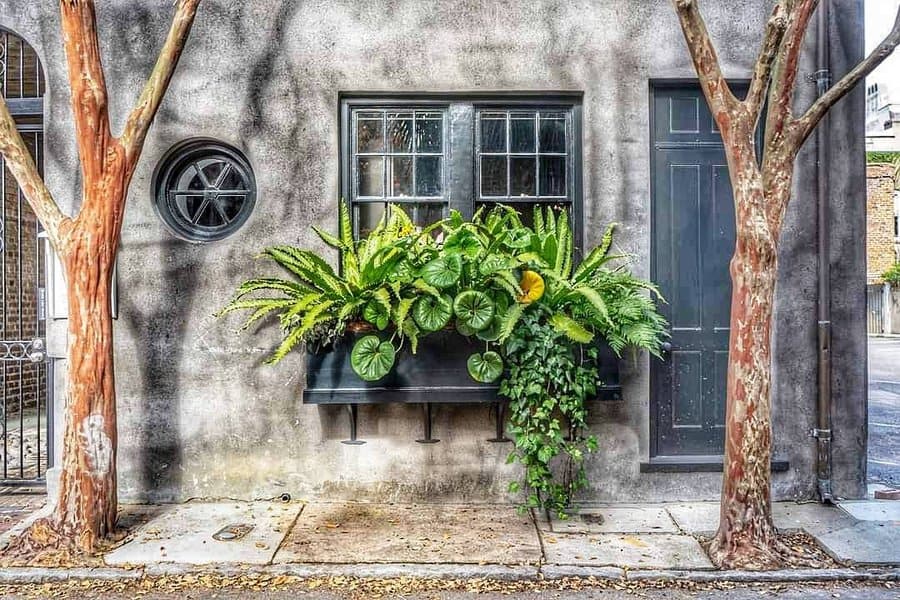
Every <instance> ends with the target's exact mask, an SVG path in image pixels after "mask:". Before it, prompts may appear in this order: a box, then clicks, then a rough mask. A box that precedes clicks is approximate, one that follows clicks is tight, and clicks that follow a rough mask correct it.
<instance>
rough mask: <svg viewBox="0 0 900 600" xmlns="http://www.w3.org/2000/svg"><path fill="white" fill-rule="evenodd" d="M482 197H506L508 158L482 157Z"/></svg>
mask: <svg viewBox="0 0 900 600" xmlns="http://www.w3.org/2000/svg"><path fill="white" fill-rule="evenodd" d="M481 195H482V196H506V157H505V156H482V157H481Z"/></svg>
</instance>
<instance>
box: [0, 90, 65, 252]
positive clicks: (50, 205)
mask: <svg viewBox="0 0 900 600" xmlns="http://www.w3.org/2000/svg"><path fill="white" fill-rule="evenodd" d="M0 155H2V156H3V158H4V159H5V161H6V166H7V168H9V170H10V172H11V173H12V174H13V177H15V178H16V181H17V182H18V184H19V187H20V188H22V193H23V194H24V195H25V199H26V200H27V201H28V204H29V205H30V206H31V209H32V210H33V211H34V214H35V215H37V218H38V220H39V221H40V222H41V225H43V226H44V230H46V232H47V235H48V236H49V237H50V242H51V243H52V244H53V247H54V248H57V249H59V248H60V242H61V241H62V236H61V235H60V234H61V229H62V227H63V224H64V223H66V222H71V220H70V219H69V217H67V216H65V215H64V214H63V213H62V211H61V210H60V209H59V206H58V205H57V204H56V201H55V200H53V196H52V195H51V194H50V190H48V189H47V186H46V184H44V180H43V179H42V178H41V175H40V173H39V172H38V168H37V165H35V164H34V159H33V158H32V156H31V153H30V152H29V151H28V147H27V146H26V145H25V141H24V140H23V139H22V136H21V135H20V134H19V131H18V129H16V122H15V121H14V120H13V118H12V115H11V114H9V108H8V107H7V106H6V100H5V99H4V98H3V96H0Z"/></svg>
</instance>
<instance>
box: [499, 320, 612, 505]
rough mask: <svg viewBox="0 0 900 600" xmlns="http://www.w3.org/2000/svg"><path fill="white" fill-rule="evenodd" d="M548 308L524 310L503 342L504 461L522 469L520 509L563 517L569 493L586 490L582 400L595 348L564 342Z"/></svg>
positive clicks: (517, 486)
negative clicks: (508, 448)
mask: <svg viewBox="0 0 900 600" xmlns="http://www.w3.org/2000/svg"><path fill="white" fill-rule="evenodd" d="M549 317H550V314H549V312H548V311H547V310H546V309H543V308H540V307H536V308H535V309H534V310H530V311H528V312H527V313H525V314H524V315H523V316H522V318H521V319H520V320H519V322H518V324H517V325H516V327H515V328H514V329H513V332H512V334H511V335H510V336H509V338H508V339H507V340H506V342H505V343H504V354H505V357H506V366H507V374H506V376H505V377H504V378H503V379H502V380H501V383H500V394H501V395H503V396H506V397H507V398H509V399H510V403H509V410H510V414H509V431H510V433H512V434H513V436H514V437H515V450H514V451H513V452H512V453H511V454H510V456H509V462H514V461H515V462H519V463H521V464H522V466H523V467H524V468H525V475H524V481H523V482H521V483H520V482H518V481H514V482H512V483H511V484H510V486H509V491H510V492H511V493H518V492H519V491H520V490H521V489H522V484H523V483H524V488H525V491H526V500H525V505H524V507H525V508H538V507H541V508H544V509H547V510H550V511H553V512H555V513H557V514H559V515H560V516H561V517H565V514H566V510H567V509H568V508H569V506H570V504H571V501H572V496H573V495H574V494H575V492H577V491H578V490H580V489H582V488H584V487H585V486H586V485H587V477H586V475H585V469H584V459H585V455H586V454H587V453H590V452H594V451H596V450H597V440H596V438H595V437H594V436H587V437H584V436H583V435H582V433H583V432H584V431H585V429H586V428H587V407H586V406H585V403H586V401H587V400H589V399H590V398H592V397H593V396H594V395H595V394H596V393H597V377H598V369H597V349H596V348H594V347H593V346H583V345H581V344H578V343H576V342H573V341H572V340H571V339H569V338H568V337H567V336H566V335H565V334H564V333H562V332H561V331H560V330H559V329H557V328H556V327H554V326H553V325H552V324H550V323H549Z"/></svg>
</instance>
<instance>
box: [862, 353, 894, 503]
mask: <svg viewBox="0 0 900 600" xmlns="http://www.w3.org/2000/svg"><path fill="white" fill-rule="evenodd" d="M869 483H882V484H885V485H889V486H891V487H897V488H900V338H876V337H870V338H869Z"/></svg>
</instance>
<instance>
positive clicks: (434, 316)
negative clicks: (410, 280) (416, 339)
mask: <svg viewBox="0 0 900 600" xmlns="http://www.w3.org/2000/svg"><path fill="white" fill-rule="evenodd" d="M452 316H453V299H452V298H451V297H450V296H448V295H447V294H443V295H442V296H440V297H435V296H420V297H419V299H418V300H416V303H415V305H413V320H414V321H415V322H416V325H418V326H419V327H421V328H422V329H424V330H425V331H437V330H438V329H443V328H444V327H445V326H446V325H447V323H449V322H450V317H452Z"/></svg>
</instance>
